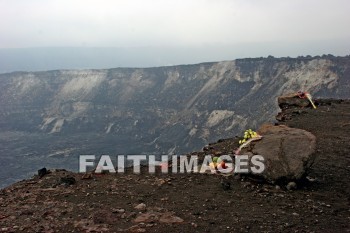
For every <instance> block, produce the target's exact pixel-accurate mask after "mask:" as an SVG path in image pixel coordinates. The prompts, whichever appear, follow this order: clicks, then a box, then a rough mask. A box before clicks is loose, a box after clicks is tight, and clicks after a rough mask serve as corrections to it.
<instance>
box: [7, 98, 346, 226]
mask: <svg viewBox="0 0 350 233" xmlns="http://www.w3.org/2000/svg"><path fill="white" fill-rule="evenodd" d="M315 104H316V106H317V109H313V108H310V107H309V106H298V105H283V110H282V112H281V113H280V114H279V115H278V119H279V121H278V122H275V126H268V127H266V126H264V127H265V128H264V127H262V128H261V132H260V133H261V134H262V135H265V136H264V139H265V140H261V141H260V142H256V143H252V145H251V146H250V147H249V148H246V150H247V152H251V153H261V154H263V152H264V150H265V149H266V148H268V145H276V140H277V141H278V143H277V144H278V145H282V144H283V148H290V149H289V151H293V150H295V151H298V153H295V154H297V156H296V157H295V158H293V156H292V155H290V156H289V155H288V153H289V152H288V151H286V150H283V152H281V148H282V147H281V146H278V147H276V148H277V149H276V150H277V152H276V154H278V155H280V156H282V158H283V159H281V160H278V161H280V162H281V161H283V163H280V164H281V166H280V167H279V168H281V167H283V166H285V164H287V162H286V161H287V160H288V159H294V160H292V162H293V163H296V164H299V163H298V162H297V161H304V162H303V163H301V167H303V168H307V169H305V171H300V170H298V169H293V166H289V165H288V166H287V167H288V169H289V171H288V172H289V174H293V176H289V177H288V176H285V177H288V182H289V183H284V182H283V179H282V180H280V179H278V178H277V177H274V180H276V181H278V182H265V181H266V179H263V180H262V179H259V177H258V178H256V177H251V176H239V175H235V176H230V177H225V178H223V177H222V176H220V175H218V174H199V173H192V174H159V173H156V174H154V175H149V174H148V173H147V172H146V170H147V168H146V167H143V168H142V171H141V175H138V174H133V173H131V171H129V170H128V171H127V172H126V173H125V174H101V175H97V174H92V175H91V176H88V177H86V176H82V174H77V173H72V172H69V171H64V170H52V171H50V173H48V174H41V175H42V177H41V178H40V177H39V176H34V177H33V178H32V179H29V180H24V181H21V182H18V183H16V184H13V185H11V186H9V187H7V188H5V189H2V190H0V232H20V231H25V232H169V231H170V232H257V231H259V232H275V231H286V232H300V231H303V232H304V231H306V232H346V231H349V229H350V224H349V222H350V208H349V204H350V199H349V196H350V184H349V182H348V177H349V175H350V157H349V155H350V140H349V139H350V138H349V134H348V132H349V130H350V121H349V119H350V101H345V100H316V101H315ZM281 125H284V126H281ZM295 128H296V129H298V130H297V131H294V129H295ZM277 131H278V132H280V133H281V137H280V138H275V137H272V136H268V135H273V134H271V132H274V133H276V132H277ZM290 133H291V134H292V135H294V136H295V140H297V139H298V140H300V141H298V143H297V145H296V144H290V143H292V141H293V140H282V139H281V138H285V137H287V136H286V135H289V134H290ZM238 140H239V139H238V138H233V139H225V140H219V142H217V143H213V144H210V145H208V146H206V147H205V148H204V150H203V151H202V152H195V153H194V154H197V155H205V154H216V155H220V154H230V153H233V151H235V150H236V148H237V147H238ZM295 140H294V141H295ZM281 141H282V142H281ZM284 143H285V144H284ZM264 144H267V145H264ZM304 144H305V145H304ZM303 145H304V146H306V145H313V146H309V150H308V151H299V149H298V146H303ZM272 147H273V146H272ZM264 148H265V149H264ZM273 148H274V147H273ZM299 152H300V153H299ZM301 154H303V156H301ZM283 156H284V157H283ZM286 156H287V157H286ZM298 156H300V157H298ZM286 158H287V159H286ZM270 160H271V161H272V159H270ZM311 165H312V166H311ZM288 169H279V170H281V171H284V170H288ZM277 170H278V169H277ZM276 172H277V171H275V172H273V171H271V174H270V175H271V176H272V177H273V176H274V175H276V174H277V173H276ZM265 178H266V177H265ZM223 180H224V181H225V184H227V183H229V186H228V187H227V186H226V185H225V186H223ZM291 180H293V182H290V181H291ZM223 187H224V189H223Z"/></svg>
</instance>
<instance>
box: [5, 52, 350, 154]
mask: <svg viewBox="0 0 350 233" xmlns="http://www.w3.org/2000/svg"><path fill="white" fill-rule="evenodd" d="M349 68H350V57H333V56H324V57H316V58H310V57H308V58H296V59H289V58H288V59H287V58H280V59H275V58H265V59H263V58H257V59H242V60H235V61H226V62H218V63H205V64H198V65H183V66H174V67H159V68H147V69H126V68H117V69H110V70H59V71H47V72H27V73H26V72H15V73H10V74H2V75H0V90H1V92H0V105H1V109H0V129H1V131H2V132H9V131H22V132H30V133H39V134H41V133H42V134H45V135H47V137H46V139H47V140H51V138H52V135H55V136H65V137H71V136H72V135H76V137H75V139H74V140H76V144H77V145H78V146H77V147H79V145H80V142H82V141H84V140H85V139H86V138H88V139H86V140H88V141H93V142H98V143H97V144H98V145H100V146H101V148H106V147H109V145H119V146H117V147H118V148H119V151H118V148H115V150H113V151H108V150H106V151H103V152H105V153H108V152H109V153H141V152H147V153H169V152H174V153H183V152H188V151H191V150H195V149H199V148H200V147H202V146H203V145H204V144H206V143H207V142H209V141H214V140H216V139H218V138H219V137H220V138H223V137H230V136H234V135H235V134H236V133H238V132H239V131H241V130H242V129H244V128H246V127H252V128H254V127H256V126H258V125H259V124H260V123H262V122H264V121H266V120H268V119H271V118H272V117H273V116H274V115H275V114H276V112H277V109H278V107H277V105H276V103H275V99H276V97H277V96H279V95H282V94H286V93H288V92H296V91H298V90H305V91H308V92H310V93H311V94H313V95H314V96H315V97H335V98H348V97H350V93H349V88H350V69H349ZM87 135H90V136H87ZM80 136H81V137H80ZM55 138H57V137H55ZM43 140H44V141H45V139H43ZM121 141H122V143H120V142H121ZM134 145H137V146H134ZM123 147H124V148H123ZM134 147H135V148H137V149H135V148H134ZM94 148H96V146H95V147H94ZM133 148H134V149H133ZM101 153H102V152H101Z"/></svg>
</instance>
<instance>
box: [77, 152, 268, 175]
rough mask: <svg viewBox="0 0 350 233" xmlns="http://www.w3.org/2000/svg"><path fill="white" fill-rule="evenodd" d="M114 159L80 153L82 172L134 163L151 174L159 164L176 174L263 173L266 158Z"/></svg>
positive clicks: (115, 169)
mask: <svg viewBox="0 0 350 233" xmlns="http://www.w3.org/2000/svg"><path fill="white" fill-rule="evenodd" d="M114 158H116V159H115V160H116V162H114V163H113V162H112V159H111V157H110V156H109V155H102V156H100V157H99V158H97V157H96V156H95V155H80V157H79V172H82V173H84V172H87V170H94V171H95V173H102V172H103V171H109V172H110V173H124V172H125V168H126V167H130V166H131V167H132V168H133V172H134V173H136V174H140V172H141V164H147V166H148V172H149V173H151V174H153V173H155V171H156V167H159V168H160V170H161V172H162V173H169V171H171V172H172V173H192V172H195V173H196V172H200V173H205V172H208V171H209V172H212V173H215V172H217V171H219V172H220V173H223V174H229V173H249V172H251V173H253V174H259V173H262V172H263V171H264V170H265V164H264V162H265V159H264V157H263V156H261V155H253V156H248V155H236V156H234V157H232V156H230V155H221V156H220V157H216V158H215V162H214V161H213V158H214V157H213V156H212V155H206V156H205V157H204V159H203V162H202V163H201V164H199V162H198V161H199V160H198V156H196V155H192V156H186V155H180V156H177V155H171V156H169V155H162V156H155V155H118V156H115V157H114ZM127 164H128V165H127ZM169 165H171V166H169Z"/></svg>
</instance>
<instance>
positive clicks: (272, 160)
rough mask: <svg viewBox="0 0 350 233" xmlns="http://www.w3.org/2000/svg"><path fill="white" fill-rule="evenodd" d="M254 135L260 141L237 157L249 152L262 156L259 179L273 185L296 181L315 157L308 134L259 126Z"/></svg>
mask: <svg viewBox="0 0 350 233" xmlns="http://www.w3.org/2000/svg"><path fill="white" fill-rule="evenodd" d="M258 132H259V134H260V135H262V136H263V138H262V139H261V140H259V141H256V142H253V143H252V145H250V146H249V147H248V148H245V149H243V150H242V152H241V154H244V153H248V152H251V153H253V154H256V155H262V156H263V157H264V159H265V162H264V163H265V170H264V172H263V173H261V174H260V175H261V176H263V177H264V178H265V179H266V180H267V181H269V182H277V181H290V180H298V179H300V178H302V177H303V176H304V175H305V174H306V172H307V170H308V168H310V166H311V165H312V164H313V162H314V160H315V156H316V154H315V148H316V137H315V136H314V135H313V134H312V133H310V132H307V131H305V130H303V129H296V128H290V127H287V126H284V125H279V126H273V125H263V126H262V127H261V128H260V129H259V130H258Z"/></svg>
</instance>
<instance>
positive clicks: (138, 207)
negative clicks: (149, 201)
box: [134, 203, 146, 211]
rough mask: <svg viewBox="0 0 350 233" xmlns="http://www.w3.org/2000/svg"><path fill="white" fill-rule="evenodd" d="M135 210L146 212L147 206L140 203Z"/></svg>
mask: <svg viewBox="0 0 350 233" xmlns="http://www.w3.org/2000/svg"><path fill="white" fill-rule="evenodd" d="M134 209H136V210H140V211H142V210H145V209H146V204H145V203H140V204H138V205H137V206H135V207H134Z"/></svg>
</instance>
